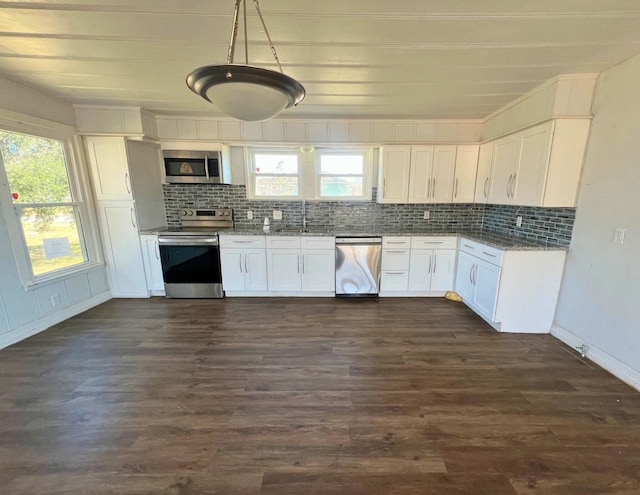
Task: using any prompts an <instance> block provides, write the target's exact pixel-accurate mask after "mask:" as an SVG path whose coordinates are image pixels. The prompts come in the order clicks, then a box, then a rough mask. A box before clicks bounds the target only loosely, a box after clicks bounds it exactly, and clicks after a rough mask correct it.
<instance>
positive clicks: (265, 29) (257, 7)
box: [253, 0, 284, 74]
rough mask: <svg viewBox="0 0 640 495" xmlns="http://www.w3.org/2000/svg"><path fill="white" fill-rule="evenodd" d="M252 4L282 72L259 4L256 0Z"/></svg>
mask: <svg viewBox="0 0 640 495" xmlns="http://www.w3.org/2000/svg"><path fill="white" fill-rule="evenodd" d="M253 4H254V5H255V7H256V11H257V12H258V16H259V17H260V22H261V23H262V27H263V28H264V34H266V35H267V39H268V40H269V46H270V47H271V53H273V58H275V59H276V62H277V63H278V68H279V69H280V72H281V73H283V74H284V71H283V70H282V65H281V64H280V59H279V58H278V53H277V52H276V47H275V46H273V41H271V36H269V30H268V29H267V25H266V24H265V23H264V19H263V18H262V12H260V4H259V3H258V0H254V1H253Z"/></svg>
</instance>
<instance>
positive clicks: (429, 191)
mask: <svg viewBox="0 0 640 495" xmlns="http://www.w3.org/2000/svg"><path fill="white" fill-rule="evenodd" d="M430 197H431V179H429V181H428V182H427V198H430Z"/></svg>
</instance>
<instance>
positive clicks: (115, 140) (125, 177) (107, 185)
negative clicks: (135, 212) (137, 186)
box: [85, 136, 133, 201]
mask: <svg viewBox="0 0 640 495" xmlns="http://www.w3.org/2000/svg"><path fill="white" fill-rule="evenodd" d="M85 143H86V146H87V157H88V159H89V164H90V165H91V172H92V177H93V185H94V192H95V195H96V200H97V201H105V200H107V201H108V200H128V199H133V193H132V189H131V176H130V174H129V163H128V160H127V149H126V147H125V139H124V138H121V137H93V136H91V137H86V138H85Z"/></svg>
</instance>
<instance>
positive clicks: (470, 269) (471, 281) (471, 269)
mask: <svg viewBox="0 0 640 495" xmlns="http://www.w3.org/2000/svg"><path fill="white" fill-rule="evenodd" d="M474 266H475V265H471V268H469V283H470V284H471V285H473V267H474Z"/></svg>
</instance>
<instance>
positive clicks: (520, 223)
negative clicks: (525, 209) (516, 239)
mask: <svg viewBox="0 0 640 495" xmlns="http://www.w3.org/2000/svg"><path fill="white" fill-rule="evenodd" d="M516 227H522V217H520V216H518V217H516Z"/></svg>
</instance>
